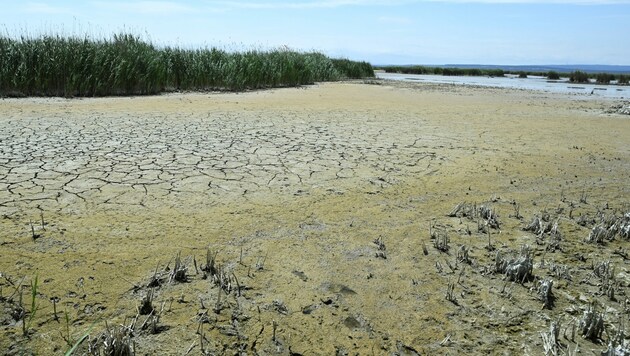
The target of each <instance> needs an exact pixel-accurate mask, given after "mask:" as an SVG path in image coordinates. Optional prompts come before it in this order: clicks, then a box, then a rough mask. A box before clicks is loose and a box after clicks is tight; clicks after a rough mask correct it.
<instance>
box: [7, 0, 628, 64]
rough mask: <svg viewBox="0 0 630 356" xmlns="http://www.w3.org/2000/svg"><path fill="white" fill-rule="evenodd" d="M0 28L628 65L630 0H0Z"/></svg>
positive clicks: (444, 60)
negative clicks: (123, 32) (126, 33)
mask: <svg viewBox="0 0 630 356" xmlns="http://www.w3.org/2000/svg"><path fill="white" fill-rule="evenodd" d="M0 3H1V5H2V6H1V8H2V11H1V12H0V26H2V27H1V28H0V31H2V34H3V35H9V36H20V35H24V34H27V35H31V36H36V35H38V34H41V33H47V34H50V33H54V34H59V33H61V34H64V35H80V36H84V35H85V34H88V35H90V36H93V37H104V36H109V35H111V34H112V33H118V32H121V31H126V32H132V33H134V34H138V35H141V36H142V37H144V38H146V39H149V40H151V41H152V42H153V43H155V44H157V45H170V46H181V47H187V48H188V47H193V48H194V47H202V46H203V47H206V46H207V47H220V48H223V49H228V50H243V49H252V48H254V49H273V48H278V47H284V46H286V47H289V48H291V49H295V50H301V51H311V50H315V51H320V52H323V53H325V54H327V55H330V56H334V57H345V58H349V59H354V60H365V61H369V62H370V63H372V64H377V65H378V64H425V65H431V64H435V65H438V64H496V65H532V64H557V65H566V64H607V65H630V40H629V38H630V0H601V1H599V0H551V1H541V0H391V1H383V0H303V1H300V0H289V1H279V0H262V1H254V0H226V1H213V0H190V1H168V0H164V1H153V0H150V1H149V0H142V1H140V0H114V1H96V0H82V1H70V0H60V1H45V0H40V1H28V0H27V1H12V0H1V1H0Z"/></svg>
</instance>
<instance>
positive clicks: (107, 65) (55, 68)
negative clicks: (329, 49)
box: [0, 33, 374, 97]
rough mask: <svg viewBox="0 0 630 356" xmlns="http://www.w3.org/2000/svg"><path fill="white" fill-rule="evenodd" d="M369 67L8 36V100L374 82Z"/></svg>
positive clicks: (0, 84) (3, 87)
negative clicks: (357, 80) (349, 80)
mask: <svg viewBox="0 0 630 356" xmlns="http://www.w3.org/2000/svg"><path fill="white" fill-rule="evenodd" d="M373 76H374V72H373V70H372V66H371V65H370V64H369V63H366V62H355V61H350V60H346V59H331V58H329V57H327V56H325V55H324V54H322V53H318V52H297V51H293V50H289V49H285V48H283V49H275V50H247V51H242V52H228V51H225V50H222V49H218V48H200V49H183V48H180V47H170V46H156V45H154V44H153V43H152V42H150V41H147V40H144V39H142V38H141V37H139V36H136V35H133V34H126V33H122V34H115V35H113V36H112V37H111V38H103V39H94V38H91V37H89V36H85V37H83V38H81V37H73V36H62V35H41V36H38V37H29V36H21V37H19V38H14V37H10V36H0V96H63V97H74V96H81V97H86V96H111V95H144V94H157V93H161V92H166V91H178V90H185V91H188V90H191V91H196V90H225V91H242V90H247V89H263V88H272V87H290V86H299V85H306V84H312V83H314V82H319V81H335V80H341V79H347V78H364V77H373Z"/></svg>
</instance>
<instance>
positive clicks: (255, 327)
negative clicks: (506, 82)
mask: <svg viewBox="0 0 630 356" xmlns="http://www.w3.org/2000/svg"><path fill="white" fill-rule="evenodd" d="M615 105H618V103H615V102H611V101H596V100H592V99H591V100H580V98H579V97H566V96H561V95H556V94H549V93H536V92H526V91H517V90H508V89H496V88H468V87H454V86H448V85H432V84H409V83H404V84H402V83H385V84H384V85H366V84H361V83H334V84H322V85H317V86H313V87H307V88H304V89H279V90H269V91H260V92H251V93H242V94H214V93H209V94H172V95H163V96H156V97H136V98H103V99H82V100H65V99H20V100H16V99H10V100H3V101H1V102H0V142H1V150H0V224H1V226H0V228H1V230H0V255H1V256H2V259H1V260H0V273H2V276H1V277H0V286H1V288H2V289H1V294H0V306H2V308H1V309H0V349H2V350H7V351H6V352H7V353H8V354H20V353H24V352H27V353H28V352H31V351H33V352H36V353H38V354H47V353H53V352H54V353H59V352H62V351H66V350H68V349H69V348H70V347H71V345H73V344H75V343H76V342H77V341H78V340H80V338H81V337H82V336H83V335H84V334H85V333H86V332H88V331H89V334H90V336H89V337H88V338H86V339H85V341H84V342H83V343H82V344H81V346H80V347H79V349H80V351H81V352H88V351H89V350H90V349H92V350H94V349H98V348H100V349H101V350H103V349H104V348H105V340H107V339H108V338H110V339H111V338H113V337H119V338H120V340H122V341H129V343H130V344H131V345H132V346H133V347H135V349H136V352H137V353H140V354H145V353H149V354H151V353H156V352H160V353H166V354H184V353H186V352H187V351H189V352H190V354H198V353H199V352H205V353H218V354H220V353H225V352H228V353H238V352H245V353H250V354H271V353H279V354H332V353H337V354H371V353H374V354H413V353H419V354H424V353H441V354H444V353H452V354H456V353H464V352H465V353H473V354H487V353H489V352H490V353H524V354H541V353H543V352H545V350H550V351H549V352H552V351H557V352H563V351H568V350H570V351H571V352H573V351H574V350H575V349H576V348H577V349H578V350H579V352H581V353H583V354H591V353H599V352H601V351H604V350H606V349H608V348H623V344H624V342H626V341H627V340H624V336H623V335H622V336H620V335H621V334H620V333H619V330H621V329H623V328H624V325H626V324H627V322H628V318H629V315H630V314H629V312H630V309H629V307H628V306H627V303H626V298H627V297H626V293H627V290H628V285H629V284H630V275H629V274H628V273H629V272H628V252H627V251H626V250H627V243H628V236H627V232H625V231H626V230H624V229H626V228H627V226H628V224H629V223H628V220H629V219H630V217H626V215H624V214H627V213H628V212H630V206H629V202H630V199H629V191H630V187H629V184H628V179H627V177H628V173H629V172H630V144H629V143H628V140H627V137H630V120H629V119H628V116H626V115H619V114H610V113H606V111H607V110H609V109H610V108H611V107H614V106H615ZM456 207H457V208H456ZM525 229H527V231H526V230H525ZM601 229H605V231H602V230H601ZM35 277H37V281H38V283H37V284H36V286H37V288H36V291H35V292H36V293H35V298H31V293H32V291H33V287H32V286H34V285H35V283H34V282H35ZM20 295H21V299H22V301H21V302H20ZM32 300H34V301H35V303H34V304H32V303H31V302H32ZM33 305H34V306H35V307H33ZM600 317H601V320H602V322H603V323H602V325H601V326H600V324H599V322H598V320H600V319H599V318H600ZM106 322H107V325H108V327H106ZM624 323H625V324H624ZM620 345H621V346H620Z"/></svg>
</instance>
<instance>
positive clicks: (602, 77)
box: [595, 73, 615, 84]
mask: <svg viewBox="0 0 630 356" xmlns="http://www.w3.org/2000/svg"><path fill="white" fill-rule="evenodd" d="M595 80H596V81H597V83H598V84H610V81H611V80H615V76H614V75H612V74H608V73H599V74H597V77H595Z"/></svg>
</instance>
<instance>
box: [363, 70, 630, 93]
mask: <svg viewBox="0 0 630 356" xmlns="http://www.w3.org/2000/svg"><path fill="white" fill-rule="evenodd" d="M376 77H377V78H381V79H390V80H402V81H408V82H426V83H443V84H460V85H480V86H488V87H501V88H514V89H528V90H540V91H547V92H554V93H565V94H572V95H580V96H584V97H593V98H599V99H601V98H608V99H630V87H629V86H620V85H600V84H577V83H570V82H569V80H568V78H563V79H561V80H557V81H550V80H548V79H547V78H545V77H536V76H530V77H528V78H519V77H518V76H514V75H506V76H505V77H470V76H442V75H424V74H422V75H418V74H398V73H384V72H376Z"/></svg>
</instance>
